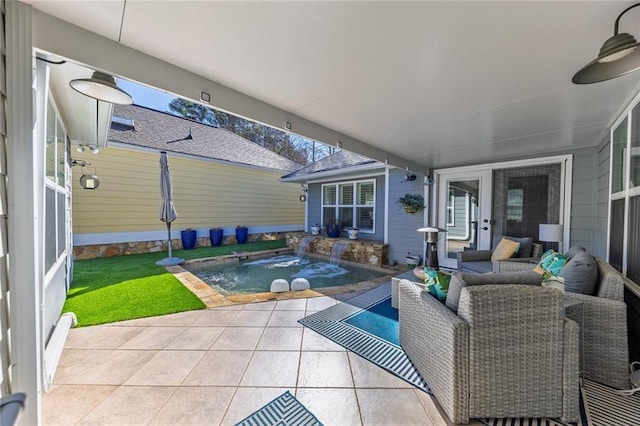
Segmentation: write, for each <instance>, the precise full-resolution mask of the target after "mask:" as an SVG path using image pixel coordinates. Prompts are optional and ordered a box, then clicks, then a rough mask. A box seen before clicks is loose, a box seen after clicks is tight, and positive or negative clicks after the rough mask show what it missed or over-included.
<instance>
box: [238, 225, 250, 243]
mask: <svg viewBox="0 0 640 426" xmlns="http://www.w3.org/2000/svg"><path fill="white" fill-rule="evenodd" d="M248 236H249V229H248V228H247V227H246V226H243V225H238V226H236V240H237V241H238V244H244V243H246V242H247V237H248Z"/></svg>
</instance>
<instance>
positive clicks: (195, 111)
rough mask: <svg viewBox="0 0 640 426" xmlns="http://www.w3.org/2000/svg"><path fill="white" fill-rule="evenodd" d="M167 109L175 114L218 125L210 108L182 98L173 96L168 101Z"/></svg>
mask: <svg viewBox="0 0 640 426" xmlns="http://www.w3.org/2000/svg"><path fill="white" fill-rule="evenodd" d="M169 109H170V110H171V112H172V113H173V114H175V115H179V116H180V117H184V118H189V119H191V120H195V121H199V122H200V123H205V124H211V125H212V126H216V127H218V126H219V123H218V121H217V119H216V115H215V113H214V111H213V110H212V109H211V108H208V107H206V106H204V105H200V104H197V103H195V102H191V101H188V100H186V99H182V98H175V99H173V100H172V101H171V102H169Z"/></svg>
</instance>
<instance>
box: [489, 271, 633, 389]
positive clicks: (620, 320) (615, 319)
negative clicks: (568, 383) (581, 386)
mask: <svg viewBox="0 0 640 426" xmlns="http://www.w3.org/2000/svg"><path fill="white" fill-rule="evenodd" d="M596 263H597V264H598V285H597V290H596V294H595V295H593V296H591V295H587V294H579V293H569V292H566V293H565V294H564V296H565V298H567V299H573V300H579V301H580V302H582V307H583V308H582V309H583V321H582V327H583V339H584V340H583V342H582V344H583V350H584V358H583V359H584V365H583V371H584V377H585V378H587V379H589V380H593V381H596V382H598V383H602V384H604V385H607V386H611V387H613V388H616V389H629V342H628V338H627V305H626V303H625V302H624V287H625V282H626V281H627V278H625V277H624V276H623V275H622V274H621V273H620V272H618V271H617V270H616V269H615V268H613V267H612V266H611V265H609V264H608V263H607V262H606V261H605V260H603V259H600V258H596ZM495 264H499V265H500V266H499V268H500V271H501V272H505V271H530V270H532V269H533V268H534V267H535V264H531V263H518V262H505V261H500V262H494V265H495Z"/></svg>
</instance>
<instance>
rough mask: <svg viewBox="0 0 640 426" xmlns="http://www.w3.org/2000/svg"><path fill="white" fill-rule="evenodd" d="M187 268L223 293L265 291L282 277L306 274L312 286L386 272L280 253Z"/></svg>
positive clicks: (291, 278) (320, 286)
mask: <svg viewBox="0 0 640 426" xmlns="http://www.w3.org/2000/svg"><path fill="white" fill-rule="evenodd" d="M185 269H187V270H188V271H189V272H191V273H192V274H193V275H195V276H197V277H198V278H200V279H201V280H202V281H204V282H206V283H207V284H208V285H209V286H211V287H212V288H214V289H215V290H217V291H218V292H220V293H221V294H225V295H227V294H242V293H264V292H268V291H269V290H270V288H271V282H272V281H273V280H275V279H278V278H283V279H285V280H287V281H289V283H291V281H292V280H293V279H294V278H306V279H307V280H308V281H309V284H310V286H311V289H314V288H325V287H334V286H340V285H344V284H351V283H357V282H361V281H368V280H372V279H375V278H380V277H383V276H385V275H386V273H384V272H378V271H376V270H372V269H367V268H361V267H357V266H352V265H345V264H332V263H330V262H329V261H327V260H324V259H319V258H309V257H299V256H294V255H278V256H273V257H268V258H263V259H253V260H242V261H240V262H237V263H226V264H214V263H208V264H207V263H197V264H190V265H186V266H185Z"/></svg>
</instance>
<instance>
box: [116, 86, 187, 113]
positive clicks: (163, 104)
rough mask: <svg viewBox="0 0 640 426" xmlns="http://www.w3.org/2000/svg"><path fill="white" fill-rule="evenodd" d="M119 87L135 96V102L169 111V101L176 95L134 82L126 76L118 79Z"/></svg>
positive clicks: (158, 109)
mask: <svg viewBox="0 0 640 426" xmlns="http://www.w3.org/2000/svg"><path fill="white" fill-rule="evenodd" d="M118 87H120V88H121V89H122V90H124V91H125V92H127V93H129V94H130V95H131V96H133V100H134V103H135V104H136V105H141V106H144V107H147V108H153V109H155V110H157V111H163V112H164V111H169V102H171V100H172V99H175V98H176V96H174V95H171V94H169V93H166V92H163V91H161V90H158V89H151V88H149V87H147V86H142V85H140V84H136V83H132V82H130V81H128V80H125V79H124V78H121V79H118Z"/></svg>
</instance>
